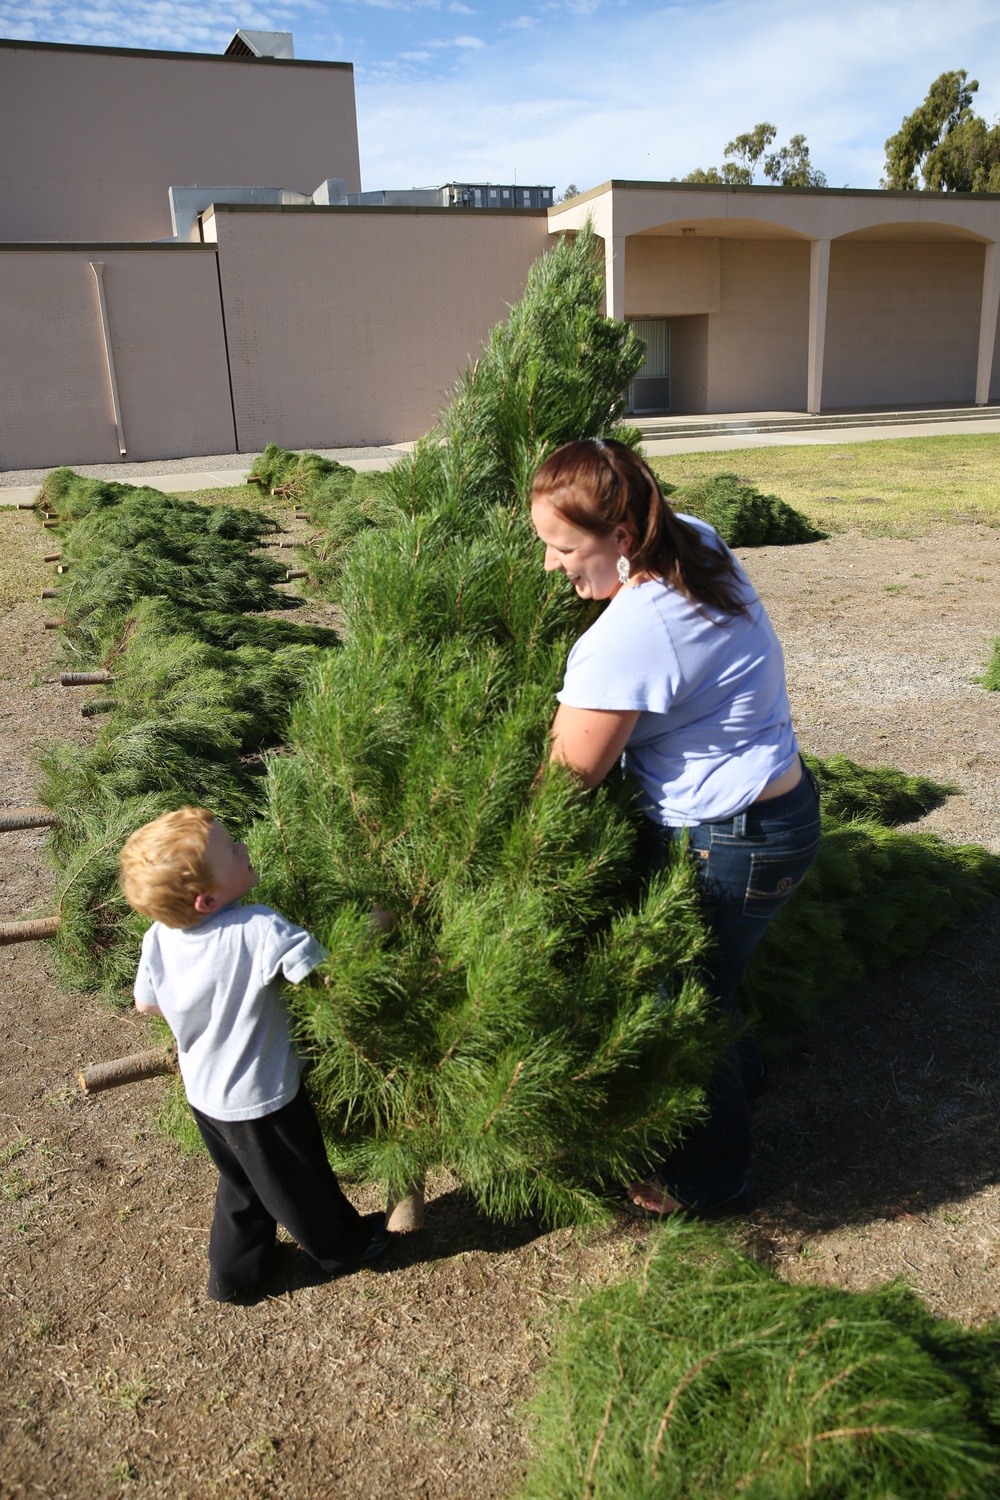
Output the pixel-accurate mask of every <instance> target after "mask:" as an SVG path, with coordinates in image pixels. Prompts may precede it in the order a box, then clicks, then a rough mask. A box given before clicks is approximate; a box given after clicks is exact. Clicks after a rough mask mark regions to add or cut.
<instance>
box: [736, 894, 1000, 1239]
mask: <svg viewBox="0 0 1000 1500" xmlns="http://www.w3.org/2000/svg"><path fill="white" fill-rule="evenodd" d="M998 973H1000V903H998V904H996V905H994V906H993V907H991V908H987V909H986V911H985V912H983V913H981V914H980V915H979V916H977V917H976V918H975V919H974V920H972V921H970V922H969V923H967V924H966V925H965V926H963V927H962V928H960V929H958V930H956V931H954V932H950V933H944V934H939V935H938V936H936V937H935V938H934V939H932V942H931V946H930V948H929V949H927V950H925V952H924V953H923V954H921V955H920V956H919V957H918V958H915V959H914V960H913V962H912V963H909V964H905V965H897V966H896V967H895V968H894V969H892V970H889V971H887V972H886V973H884V974H882V975H879V976H878V977H877V978H876V979H874V980H872V981H870V982H869V983H867V984H866V985H864V986H863V987H861V988H859V989H858V990H857V991H856V992H854V993H853V994H851V995H849V996H845V997H844V998H843V999H842V1000H840V1001H839V1002H838V1003H836V1004H835V1005H833V1006H832V1007H831V1008H830V1009H829V1010H828V1011H827V1013H826V1015H825V1016H823V1017H822V1018H821V1020H820V1021H819V1022H817V1024H816V1025H815V1026H814V1027H813V1028H812V1029H811V1030H810V1031H809V1032H808V1033H806V1034H804V1035H803V1037H802V1039H801V1041H800V1043H799V1044H798V1046H797V1047H796V1048H795V1049H794V1050H793V1051H792V1052H790V1053H789V1054H788V1055H787V1056H786V1057H784V1058H782V1059H781V1060H780V1061H778V1062H776V1063H775V1064H774V1065H773V1067H772V1070H771V1077H772V1082H773V1086H772V1088H771V1090H770V1091H769V1092H768V1093H767V1094H765V1095H764V1096H763V1097H762V1098H761V1099H760V1100H759V1102H758V1103H757V1105H756V1107H755V1129H756V1164H755V1172H754V1187H755V1199H756V1203H757V1211H756V1213H755V1215H754V1218H755V1220H756V1221H758V1222H759V1223H761V1224H762V1225H763V1224H766V1223H767V1222H768V1221H769V1220H770V1221H781V1222H782V1223H783V1224H784V1226H785V1228H786V1229H790V1228H791V1227H792V1226H793V1225H794V1226H796V1227H797V1228H798V1229H799V1230H800V1231H801V1232H813V1231H816V1230H823V1229H829V1228H833V1227H835V1226H838V1225H847V1224H860V1223H863V1222H865V1221H868V1220H871V1219H875V1218H890V1219H891V1218H898V1217H901V1216H903V1215H906V1214H915V1213H920V1212H923V1211H926V1210H927V1209H930V1208H933V1207H935V1206H936V1205H939V1204H941V1203H947V1202H951V1201H954V1200H955V1199H956V1198H961V1197H965V1196H967V1195H969V1194H971V1193H974V1192H976V1191H978V1190H979V1189H981V1188H983V1187H985V1186H987V1185H988V1184H992V1183H997V1182H1000V1071H998V1066H997V1058H998V1056H1000V1004H998V983H997V976H998Z"/></svg>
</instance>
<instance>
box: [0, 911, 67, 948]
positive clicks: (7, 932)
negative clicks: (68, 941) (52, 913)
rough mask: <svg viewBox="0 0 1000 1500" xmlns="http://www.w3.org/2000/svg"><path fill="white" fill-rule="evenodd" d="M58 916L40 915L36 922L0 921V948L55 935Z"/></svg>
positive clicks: (57, 928) (57, 926)
mask: <svg viewBox="0 0 1000 1500" xmlns="http://www.w3.org/2000/svg"><path fill="white" fill-rule="evenodd" d="M58 931H59V918H58V917H40V918H39V919H38V921H37V922H0V948H6V947H7V946H8V945H9V944H10V943H30V942H32V941H33V940H34V939H35V938H50V937H55V935H56V933H57V932H58Z"/></svg>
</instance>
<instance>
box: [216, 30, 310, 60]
mask: <svg viewBox="0 0 1000 1500" xmlns="http://www.w3.org/2000/svg"><path fill="white" fill-rule="evenodd" d="M226 56H227V57H280V58H283V59H284V60H285V61H286V62H291V61H294V58H295V48H294V47H293V45H292V33H291V32H290V31H238V32H237V33H236V35H235V36H234V37H233V39H232V41H231V42H230V43H229V46H228V47H227V48H226Z"/></svg>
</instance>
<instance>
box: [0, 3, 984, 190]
mask: <svg viewBox="0 0 1000 1500" xmlns="http://www.w3.org/2000/svg"><path fill="white" fill-rule="evenodd" d="M238 26H243V27H248V28H259V29H268V30H283V31H291V32H293V33H294V37H295V51H296V56H297V57H300V58H318V59H329V60H336V61H341V62H353V63H354V65H355V83H356V90H357V100H358V123H359V133H360V144H361V170H362V176H363V185H364V186H365V187H366V188H375V187H413V186H422V185H427V184H431V183H440V182H447V181H449V180H452V179H456V178H457V179H459V180H471V181H479V180H484V181H485V180H492V181H494V182H502V181H503V182H505V181H510V180H515V179H516V180H517V181H518V182H525V183H527V182H541V183H552V184H553V185H554V186H555V187H556V188H557V189H558V190H559V191H561V190H562V189H564V188H565V187H566V185H567V184H568V183H569V182H574V183H576V185H577V186H578V187H580V188H586V187H591V186H596V185H597V184H598V183H600V182H603V181H605V180H606V179H608V178H609V177H620V178H648V179H652V180H659V179H664V178H669V177H673V176H683V174H684V173H685V172H688V171H690V170H691V168H692V167H696V166H710V165H713V164H717V163H718V162H720V161H721V159H722V149H723V146H724V145H725V143H726V141H727V140H730V139H731V138H732V136H734V135H736V134H737V133H738V132H740V131H742V130H747V129H749V128H751V127H752V126H753V125H754V124H755V123H756V122H757V121H758V120H762V119H769V120H771V121H773V122H774V124H775V125H776V126H777V128H778V143H779V144H780V143H782V142H784V141H785V140H787V139H788V137H789V136H790V135H793V134H797V133H802V134H804V135H805V136H806V137H807V139H808V142H809V145H810V149H811V153H812V160H813V162H814V164H815V165H816V166H818V167H820V168H822V169H823V170H824V171H825V172H826V174H827V177H828V179H829V182H830V184H831V186H834V187H842V186H845V185H850V186H851V187H877V186H878V181H879V176H880V173H881V170H882V164H883V160H884V152H883V149H882V147H883V142H884V141H885V138H886V136H887V135H889V134H891V133H892V132H893V131H894V130H896V129H897V128H898V126H899V122H900V120H901V119H902V117H903V115H904V114H906V113H908V112H909V111H910V110H912V109H913V108H914V107H915V106H916V105H917V104H918V103H919V102H920V101H921V100H922V99H923V97H924V94H925V93H926V91H927V87H928V85H929V84H930V83H931V81H932V80H933V79H934V78H936V77H937V75H938V74H939V73H941V72H943V71H944V70H945V69H947V68H963V67H964V68H966V69H967V70H968V71H969V73H970V75H971V76H973V77H976V78H978V79H979V82H980V90H979V94H978V96H977V108H978V110H979V112H980V113H981V114H983V115H985V116H986V118H987V119H988V120H990V121H993V120H994V119H996V117H997V115H998V114H1000V5H998V4H997V0H952V3H951V4H950V5H948V6H942V5H941V4H940V0H934V3H931V0H881V3H880V0H828V3H826V4H815V3H812V0H675V3H672V4H665V3H657V0H514V3H512V4H501V3H499V0H278V3H275V4H273V5H270V4H268V3H266V0H257V3H253V4H250V3H248V4H243V3H242V0H236V3H234V4H232V5H230V4H225V3H219V0H91V3H89V4H88V3H87V0H83V3H79V4H68V3H64V0H0V36H6V37H22V38H29V39H33V40H36V41H49V42H78V43H79V42H85V43H90V44H94V45H101V46H115V47H152V48H171V49H173V50H178V51H193V52H221V51H223V50H224V48H225V46H226V44H227V43H228V41H229V40H230V38H231V36H232V34H233V32H234V31H235V30H236V28H237V27H238ZM286 185H287V186H305V187H309V188H311V187H312V186H313V185H314V184H286Z"/></svg>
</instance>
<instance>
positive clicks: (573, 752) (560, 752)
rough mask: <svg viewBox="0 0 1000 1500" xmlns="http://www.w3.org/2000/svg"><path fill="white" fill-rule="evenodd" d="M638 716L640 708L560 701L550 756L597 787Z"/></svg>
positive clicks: (622, 748)
mask: <svg viewBox="0 0 1000 1500" xmlns="http://www.w3.org/2000/svg"><path fill="white" fill-rule="evenodd" d="M638 718H639V710H638V709H631V708H629V709H618V708H613V709H612V708H569V707H568V706H567V705H566V704H565V703H560V705H559V708H558V711H557V712H556V716H555V718H554V719H553V721H552V729H551V731H550V738H551V740H552V754H551V759H552V760H557V761H559V762H560V764H561V765H564V766H569V768H570V770H572V771H575V772H576V774H577V775H578V776H579V778H580V780H581V781H582V782H583V784H584V786H585V787H587V788H588V790H589V789H590V787H594V786H598V785H599V784H600V782H602V781H603V780H604V778H605V776H606V775H607V774H608V772H609V771H610V770H611V767H612V766H613V765H614V764H615V762H616V761H617V760H619V759H620V757H621V753H622V751H623V750H624V749H625V746H626V745H627V744H628V741H629V736H630V735H631V733H632V731H633V729H634V728H635V726H636V721H637V720H638Z"/></svg>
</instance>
